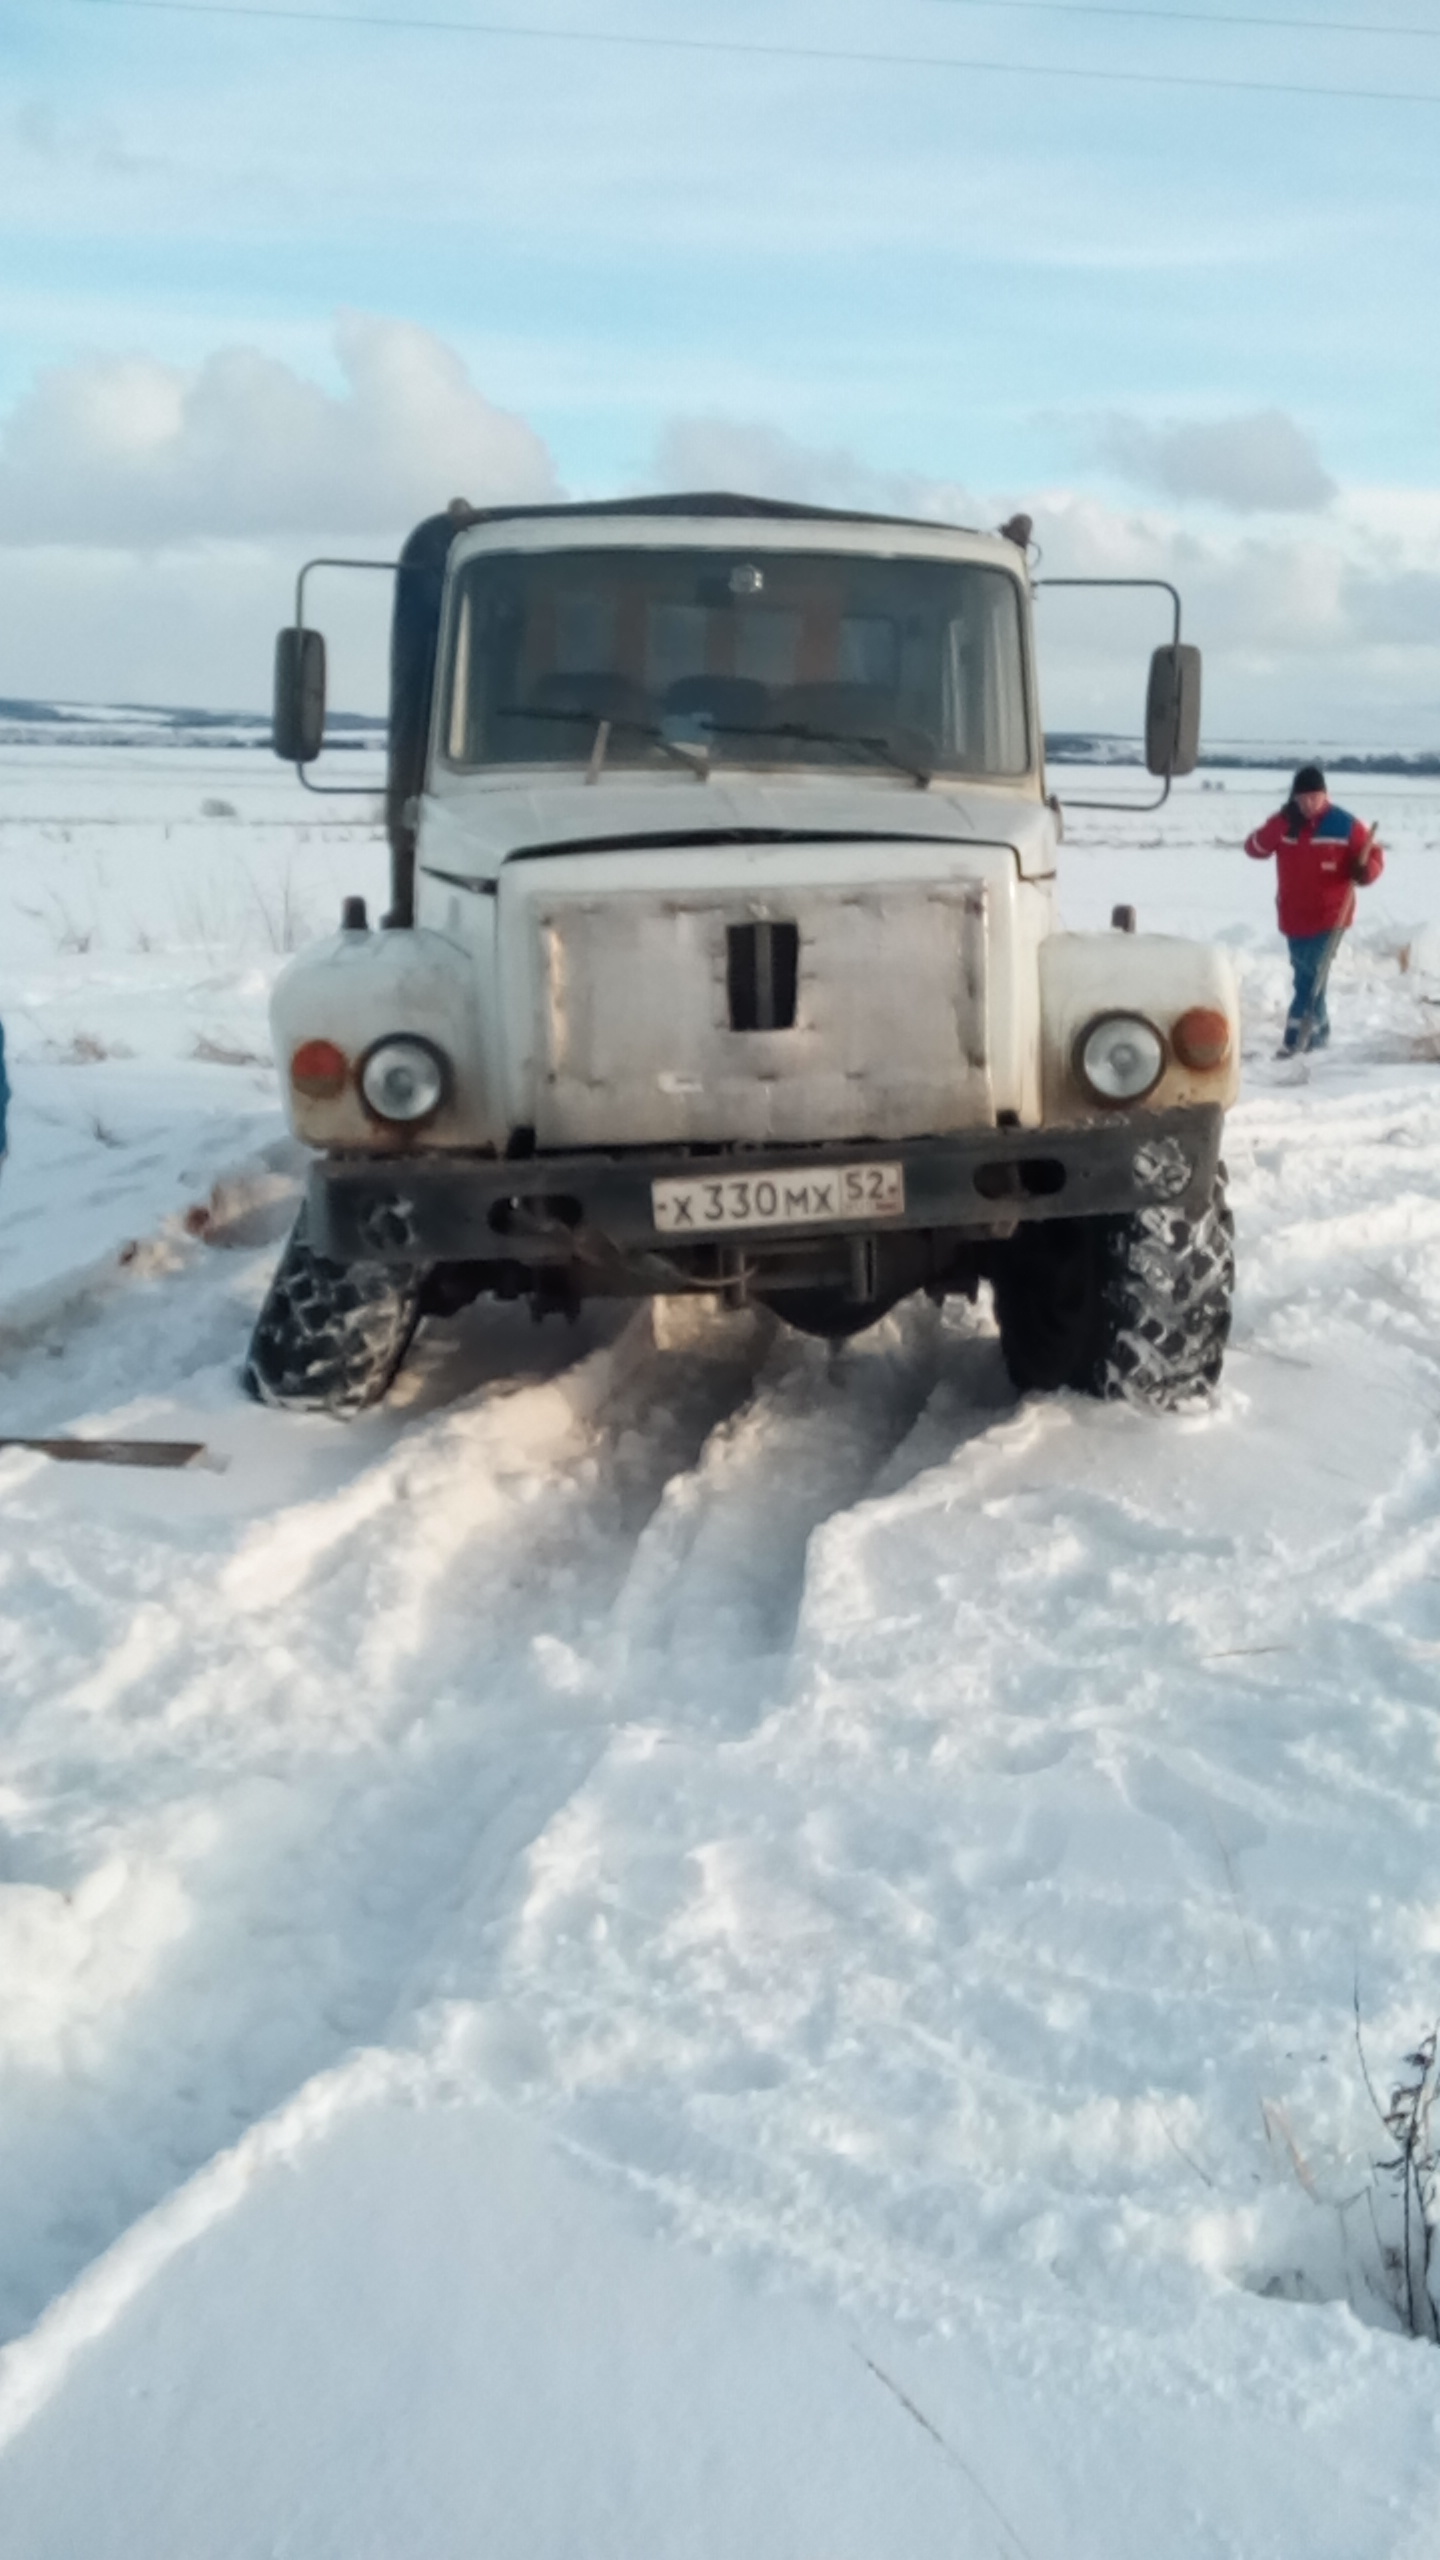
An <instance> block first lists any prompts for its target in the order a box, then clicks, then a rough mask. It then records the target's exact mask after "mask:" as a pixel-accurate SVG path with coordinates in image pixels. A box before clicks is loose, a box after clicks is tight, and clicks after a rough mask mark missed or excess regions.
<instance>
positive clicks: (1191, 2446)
mask: <svg viewBox="0 0 1440 2560" xmlns="http://www.w3.org/2000/svg"><path fill="white" fill-rule="evenodd" d="M1059 779H1060V784H1061V788H1062V790H1063V789H1064V788H1065V779H1064V777H1063V776H1062V777H1060V778H1059ZM1135 779H1136V781H1137V782H1138V780H1139V777H1135ZM1075 783H1076V787H1077V789H1080V790H1084V789H1086V788H1089V789H1092V790H1093V789H1095V788H1096V787H1098V786H1097V777H1096V776H1095V775H1094V774H1093V773H1090V774H1087V775H1084V776H1079V775H1077V776H1076V777H1075ZM1280 785H1281V778H1280V777H1275V778H1271V779H1268V780H1267V778H1266V777H1265V776H1263V775H1254V774H1245V775H1227V776H1225V777H1224V778H1223V780H1222V781H1220V782H1219V783H1217V782H1216V780H1215V778H1214V777H1211V778H1210V779H1209V780H1208V782H1207V780H1206V778H1204V777H1200V778H1198V779H1197V781H1196V782H1194V783H1192V784H1189V785H1186V786H1184V787H1183V788H1182V789H1181V790H1180V791H1179V792H1177V794H1176V797H1175V799H1174V801H1173V802H1172V804H1171V805H1170V807H1169V808H1168V809H1166V810H1165V811H1164V812H1162V813H1160V814H1159V815H1158V816H1155V817H1141V816H1134V817H1125V818H1114V819H1111V818H1102V817H1099V816H1097V815H1090V816H1085V815H1082V814H1080V813H1079V812H1076V813H1075V814H1074V815H1073V816H1072V818H1071V822H1070V840H1069V842H1068V844H1067V846H1066V849H1065V866H1066V867H1065V871H1064V875H1063V879H1064V902H1063V903H1064V912H1065V916H1066V920H1067V921H1068V922H1071V923H1075V924H1083V925H1095V924H1104V923H1105V922H1106V921H1107V920H1108V916H1109V912H1110V908H1111V905H1112V904H1113V903H1114V902H1115V901H1116V900H1121V899H1124V900H1128V901H1130V902H1132V903H1134V904H1135V905H1136V906H1137V907H1138V909H1139V913H1140V921H1141V924H1142V926H1145V925H1150V926H1154V927H1158V928H1168V929H1173V930H1181V931H1186V932H1193V933H1199V934H1207V935H1216V936H1218V937H1220V938H1223V939H1224V940H1225V941H1226V942H1228V943H1229V944H1230V945H1231V947H1232V948H1233V950H1234V952H1235V955H1236V958H1237V961H1238V963H1239V966H1240V969H1241V972H1242V977H1243V982H1244V989H1245V1001H1246V1009H1247V1088H1246V1095H1245V1099H1244V1100H1243V1102H1242V1104H1241V1106H1240V1107H1239V1109H1238V1110H1237V1112H1236V1113H1235V1115H1234V1118H1233V1121H1232V1125H1231V1130H1230V1134H1229V1142H1228V1149H1227V1152H1228V1157H1229V1163H1230V1168H1231V1175H1232V1183H1233V1196H1234V1202H1235V1208H1236V1216H1237V1228H1238V1250H1239V1264H1240V1295H1239V1302H1238V1309H1237V1322H1236V1334H1235V1341H1234V1348H1233V1352H1232V1356H1231V1358H1230V1361H1229V1365H1228V1367H1227V1372H1226V1379H1225V1384H1224V1388H1223V1391H1222V1394H1221V1396H1220V1398H1219V1401H1218V1404H1217V1406H1216V1408H1215V1410H1214V1411H1213V1412H1212V1413H1210V1414H1208V1415H1206V1416H1204V1417H1201V1418H1191V1419H1186V1420H1181V1421H1176V1420H1168V1421H1166V1420H1153V1419H1143V1418H1141V1417H1138V1416H1136V1415H1133V1414H1131V1413H1129V1412H1124V1411H1117V1410H1113V1409H1109V1408H1104V1409H1102V1408H1097V1407H1092V1406H1089V1405H1087V1404H1085V1403H1083V1402H1081V1401H1079V1400H1076V1399H1070V1398H1064V1397H1061V1398H1056V1399H1051V1400H1034V1401H1030V1402H1026V1403H1023V1404H1017V1403H1016V1401H1015V1398H1014V1396H1013V1394H1012V1392H1011V1391H1010V1390H1009V1388H1008V1387H1007V1385H1006V1382H1005V1380H1004V1377H1003V1373H1002V1371H1001V1367H1000V1363H999V1357H998V1352H997V1349H996V1345H995V1340H994V1336H993V1332H992V1329H991V1326H990V1323H989V1319H988V1315H987V1313H986V1312H985V1311H984V1309H983V1308H982V1309H980V1310H971V1309H969V1308H967V1307H963V1306H961V1307H958V1308H952V1309H948V1310H947V1311H946V1312H945V1313H944V1315H943V1316H941V1315H937V1314H936V1312H935V1311H934V1310H932V1309H930V1308H928V1307H911V1308H908V1309H905V1310H902V1311H901V1312H900V1313H899V1314H898V1315H897V1316H896V1317H894V1318H892V1319H890V1320H888V1321H887V1322H885V1323H884V1324H882V1325H881V1326H879V1327H877V1328H876V1329H875V1330H874V1331H873V1332H872V1333H871V1334H869V1335H867V1336H864V1337H862V1338H861V1339H860V1340H859V1341H858V1342H856V1343H855V1344H854V1345H853V1346H852V1347H850V1348H848V1349H846V1350H845V1351H843V1352H842V1353H840V1354H838V1355H834V1356H830V1355H827V1353H826V1351H825V1350H824V1348H823V1347H822V1346H819V1345H816V1344H813V1343H808V1342H804V1341H801V1340H799V1339H796V1338H793V1337H788V1336H786V1335H783V1334H779V1333H777V1332H776V1331H775V1330H774V1329H773V1328H772V1327H770V1326H769V1325H768V1324H762V1323H758V1322H757V1323H754V1324H752V1323H749V1322H748V1321H744V1320H740V1319H727V1320H725V1321H724V1322H721V1321H719V1320H717V1321H715V1322H713V1323H711V1324H708V1325H707V1324H705V1323H701V1322H697V1321H696V1320H695V1319H694V1318H693V1316H692V1317H690V1318H687V1320H686V1322H685V1324H683V1325H681V1324H680V1323H678V1322H675V1321H657V1322H654V1323H652V1320H651V1318H650V1316H649V1314H648V1313H645V1314H642V1315H640V1316H638V1317H636V1318H634V1319H633V1320H631V1321H628V1322H626V1321H621V1320H619V1319H618V1318H616V1317H615V1316H614V1315H606V1316H604V1317H597V1318H595V1319H594V1320H589V1319H587V1321H586V1323H585V1325H584V1326H583V1327H582V1328H581V1329H580V1330H579V1331H578V1332H577V1333H570V1332H566V1331H564V1330H563V1329H562V1328H558V1327H551V1328H546V1329H543V1330H536V1329H535V1328H533V1327H532V1326H531V1324H530V1323H529V1320H528V1318H527V1317H525V1316H523V1315H522V1316H516V1315H515V1314H514V1313H513V1312H509V1311H498V1310H486V1309H483V1308H482V1309H477V1310H473V1311H471V1312H470V1313H469V1314H468V1315H467V1316H466V1317H464V1318H463V1319H461V1320H459V1321H457V1322H455V1323H452V1324H449V1325H445V1326H440V1325H431V1326H429V1327H428V1328H427V1330H426V1333H425V1335H424V1337H423V1339H422V1346H421V1351H420V1355H419V1356H418V1357H417V1359H416V1360H415V1362H414V1363H413V1365H412V1367H411V1369H410V1370H408V1371H407V1373H406V1375H405V1378H404V1380H403V1382H402V1387H401V1390H400V1391H399V1393H398V1394H397V1396H396V1397H395V1399H394V1400H393V1401H392V1403H391V1404H390V1405H388V1406H387V1407H386V1408H385V1409H384V1411H383V1412H381V1413H380V1414H378V1415H374V1416H370V1417H367V1418H366V1419H364V1420H362V1421H360V1422H358V1423H355V1424H352V1425H350V1426H348V1427H346V1426H341V1425H337V1424H332V1423H329V1422H326V1421H324V1420H320V1419H313V1420H310V1419H306V1420H297V1419H294V1418H283V1417H279V1416H275V1415H270V1414H266V1413H261V1412H258V1411H256V1410H255V1409H254V1408H252V1407H250V1406H249V1405H247V1404H246V1403H244V1402H243V1401H242V1399H241V1397H240V1395H239V1392H238V1388H237V1384H236V1368H237V1363H238V1360H239V1357H240V1354H241V1351H242V1349H243V1346H244V1342H245V1338H246V1334H247V1330H248V1327H249V1323H250V1321H251V1318H252V1316H253V1312H254V1310H255V1308H256V1306H257V1305H258V1303H259V1300H260V1297H261V1295H262V1292H263V1289H264V1286H265V1282H266V1278H267V1274H268V1270H269V1267H270V1264H271V1262H272V1260H273V1256H274V1252H275V1248H276V1241H277V1238H278V1236H279V1234H280V1233H281V1232H282V1231H283V1228H284V1226H285V1224H286V1223H287V1221H288V1217H289V1214H290V1209H291V1203H292V1198H293V1184H294V1168H293V1163H292V1160H291V1157H290V1154H289V1151H288V1150H287V1148H286V1146H285V1143H284V1140H283V1131H282V1123H281V1118H280V1113H279V1108H278V1102H277V1094H276V1085H275V1079H274V1076H273V1073H272V1071H271V1068H270V1066H269V1064H268V1059H267V1041H266V1032H265V1003H266V995H267V990H268V987H269V984H270V982H271V980H272V978H273V976H274V973H275V971H276V969H277V968H278V967H279V965H280V963H281V960H282V958H283V955H284V953H285V951H286V950H287V949H290V948H293V947H294V945H295V944H296V943H297V942H298V941H300V940H303V939H304V938H306V936H307V935H309V934H311V933H313V932H315V931H317V930H321V929H325V928H328V927H329V925H330V924H331V923H332V921H333V920H334V919H335V918H336V917H337V916H338V910H339V902H340V898H341V896H342V894H343V893H344V892H345V891H347V890H354V889H358V890H362V891H364V892H366V893H367V894H368V895H369V897H370V898H371V900H372V907H378V906H379V905H381V904H382V903H383V897H384V868H385V866H384V857H383V848H382V846H381V844H380V842H379V840H378V837H377V835H376V833H375V831H374V825H373V815H374V813H373V806H372V805H371V804H367V803H366V802H364V801H358V802H354V803H351V802H346V801H316V800H309V799H306V798H305V797H304V796H303V795H302V794H301V793H300V791H299V790H298V788H297V787H296V786H295V785H294V784H293V782H292V781H291V780H290V779H289V778H288V777H287V776H286V775H285V774H284V773H283V772H282V771H281V770H280V768H278V767H276V766H273V765H271V764H269V763H268V761H267V760H265V759H263V758H262V757H260V756H257V755H254V754H246V753H239V752H233V751H227V750H226V749H224V748H210V749H205V750H203V751H202V750H198V749H196V750H186V749H182V748H175V747H170V748H165V747H160V746H157V747H145V748H140V747H136V748H129V749H122V748H112V747H107V746H92V747H88V748H74V747H72V748H50V749H46V748H42V747H33V748H29V747H13V748H9V749H5V750H3V751H0V1016H3V1019H4V1022H5V1026H6V1031H7V1036H8V1041H9V1047H10V1057H11V1074H12V1081H13V1083H14V1086H15V1101H14V1106H13V1109H12V1115H11V1132H10V1143H11V1156H10V1161H9V1164H8V1165H7V1167H6V1170H5V1174H4V1178H3V1182H0V1431H4V1432H7V1433H12V1434H14V1433H32V1434H34V1433H56V1432H69V1431H84V1432H92V1433H93V1432H101V1433H118V1432H136V1433H147V1434H150V1433H153V1434H158V1435H161V1436H166V1437H174V1438H186V1439H200V1440H203V1441H205V1443H206V1444H207V1449H208V1452H209V1458H208V1461H207V1463H206V1464H205V1465H203V1466H202V1467H200V1468H198V1469H195V1470H192V1471H190V1472H188V1473H186V1474H183V1475H158V1474H149V1473H145V1474H139V1473H128V1474H121V1473H112V1472H109V1471H104V1470H100V1469H92V1468H78V1467H58V1466H51V1465H49V1464H48V1463H47V1462H46V1461H44V1460H43V1459H40V1458H36V1457H33V1456H31V1455H28V1454H24V1453H19V1452H11V1453H9V1454H5V1455H0V2338H3V2339H4V2340H5V2341H6V2342H7V2343H6V2344H5V2345H4V2346H3V2349H0V2551H3V2552H4V2554H5V2555H6V2560H75V2555H77V2554H84V2555H85V2560H122V2555H124V2560H134V2555H136V2554H138V2553H141V2552H143V2553H144V2554H145V2556H146V2560H195V2556H196V2555H199V2554H204V2555H205V2560H258V2555H266V2560H270V2555H274V2560H331V2555H334V2560H341V2556H342V2555H343V2560H396V2555H400V2554H404V2555H405V2560H462V2555H463V2560H471V2555H473V2554H476V2553H480V2552H483V2553H484V2554H485V2555H486V2560H741V2555H743V2560H882V2555H883V2556H884V2560H942V2555H944V2560H955V2555H957V2554H958V2555H963V2560H972V2555H973V2556H974V2560H990V2555H1001V2556H1002V2560H1157V2556H1163V2560H1271V2555H1273V2556H1274V2560H1282V2555H1283V2560H1361V2555H1363V2560H1372V2555H1373V2560H1381V2555H1385V2560H1430V2555H1432V2554H1433V2552H1434V2550H1435V2548H1436V2544H1437V2537H1440V2523H1437V2515H1440V2357H1437V2355H1436V2352H1435V2350H1434V2348H1433V2347H1431V2346H1427V2345H1424V2344H1421V2343H1417V2342H1415V2341H1414V2340H1412V2339H1411V2338H1409V2337H1408V2336H1407V2335H1405V2334H1404V2327H1403V2322H1402V2319H1401V2317H1400V2313H1399V2309H1398V2306H1399V2304H1400V2303H1401V2302H1402V2301H1403V2297H1404V2289H1405V2288H1404V2273H1403V2269H1402V2267H1401V2265H1400V2262H1399V2256H1398V2253H1399V2251H1400V2248H1401V2246H1402V2242H1403V2225H1402V2217H1401V2209H1400V2202H1399V2195H1398V2190H1397V2187H1396V2184H1395V2181H1394V2180H1393V2178H1391V2177H1389V2176H1387V2175H1386V2174H1385V2173H1384V2172H1383V2170H1382V2169H1381V2168H1379V2167H1378V2166H1377V2164H1378V2163H1381V2162H1383V2161H1384V2160H1385V2159H1386V2158H1387V2157H1389V2155H1390V2148H1391V2146H1390V2140H1389V2137H1388V2136H1387V2135H1386V2133H1385V2132H1384V2130H1383V2128H1382V2126H1381V2125H1380V2124H1379V2122H1378V2121H1377V2117H1376V2113H1375V2109H1374V2106H1373V2105H1372V2101H1371V2097H1370V2096H1369V2094H1368V2093H1367V2088H1366V2083H1365V2076H1364V2073H1363V2071H1362V2067H1361V2060H1360V2056H1359V2053H1358V2052H1357V2036H1356V2011H1357V2006H1358V2011H1359V2016H1360V2020H1361V2024H1362V2031H1363V2045H1364V2054H1365V2058H1366V2060H1367V2061H1368V2066H1369V2071H1370V2074H1371V2076H1372V2078H1373V2080H1374V2082H1375V2085H1376V2088H1377V2089H1378V2091H1379V2094H1380V2098H1381V2101H1382V2103H1383V2102H1384V2101H1385V2100H1387V2099H1388V2097H1389V2094H1390V2091H1391V2089H1392V2087H1393V2086H1394V2085H1395V2084H1396V2082H1397V2081H1398V2080H1399V2079H1401V2078H1402V2077H1403V2076H1404V2067H1405V2057H1406V2055H1407V2054H1409V2053H1410V2052H1411V2051H1412V2050H1413V2049H1414V2048H1415V2046H1416V2043H1417V2040H1418V2039H1419V2038H1421V2037H1422V2036H1424V2035H1425V2034H1426V2033H1427V2032H1428V2030H1429V2029H1430V2028H1431V2026H1432V2025H1433V2024H1434V2022H1435V2020H1436V2018H1437V2015H1440V1687H1437V1672H1440V789H1437V788H1436V787H1435V786H1430V788H1429V789H1428V790H1424V789H1421V788H1419V787H1416V786H1412V785H1407V784H1404V783H1401V782H1396V781H1379V782H1372V783H1366V784H1364V785H1359V784H1357V785H1356V786H1355V787H1354V789H1353V792H1352V790H1351V788H1350V786H1349V785H1348V784H1347V786H1346V787H1345V790H1344V792H1343V793H1342V795H1341V796H1343V797H1344V798H1345V799H1346V801H1347V804H1348V805H1351V806H1353V807H1354V808H1355V809H1356V810H1357V811H1358V812H1359V813H1360V814H1362V815H1364V816H1365V817H1367V818H1369V817H1375V816H1378V817H1379V818H1380V820H1381V822H1382V831H1383V836H1384V840H1385V842H1386V843H1387V845H1388V846H1389V848H1390V861H1389V867H1388V869H1387V872H1386V875H1385V877H1384V879H1383V881H1382V882H1381V884H1380V886H1379V887H1378V889H1376V890H1374V891H1372V892H1371V893H1369V894H1368V896H1367V897H1366V898H1365V900H1364V902H1363V908H1362V918H1363V920H1362V925H1361V928H1360V930H1359V932H1358V933H1357V935H1356V936H1354V937H1352V939H1351V942H1350V944H1349V946H1348V947H1347V949H1346V950H1345V952H1344V954H1343V956H1342V959H1341V961H1340V963H1339V965H1338V966H1337V969H1336V972H1335V976H1334V980H1333V982H1332V1011H1333V1012H1334V1014H1335V1017H1336V1036H1335V1046H1334V1048H1333V1050H1332V1051H1330V1052H1329V1053H1327V1054H1326V1055H1325V1056H1324V1057H1323V1058H1317V1059H1315V1060H1313V1061H1311V1062H1309V1063H1308V1064H1307V1065H1306V1066H1305V1067H1303V1068H1300V1067H1295V1066H1282V1065H1277V1064H1276V1063H1275V1062H1274V1061H1273V1058H1272V1055H1271V1053H1272V1052H1273V1049H1274V1047H1275V1042H1276V1036H1277V1032H1278V1028H1279V1023H1280V1018H1281V1013H1282V1009H1283V996H1284V971H1283V968H1282V964H1281V946H1280V945H1279V943H1278V941H1277V939H1276V936H1275V934H1274V931H1273V922H1272V906H1271V899H1272V894H1273V890H1272V883H1271V881H1270V878H1269V876H1268V873H1266V872H1263V871H1261V870H1260V869H1259V868H1258V867H1256V866H1251V865H1248V864H1247V863H1246V862H1245V861H1244V859H1243V857H1242V856H1241V853H1240V850H1239V847H1240V843H1241V840H1242V839H1243V837H1244V835H1245V833H1246V831H1247V830H1248V828H1249V827H1251V826H1252V825H1253V824H1254V823H1255V821H1256V819H1257V818H1258V817H1259V816H1261V815H1262V814H1264V813H1265V812H1266V811H1267V810H1268V809H1269V808H1271V807H1273V806H1274V805H1275V804H1276V802H1277V800H1278V799H1279V798H1280V797H1281V796H1282V792H1281V787H1280ZM1412 2237H1413V2234H1412ZM1437 2289H1440V2286H1437ZM1422 2316H1423V2315H1422Z"/></svg>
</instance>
